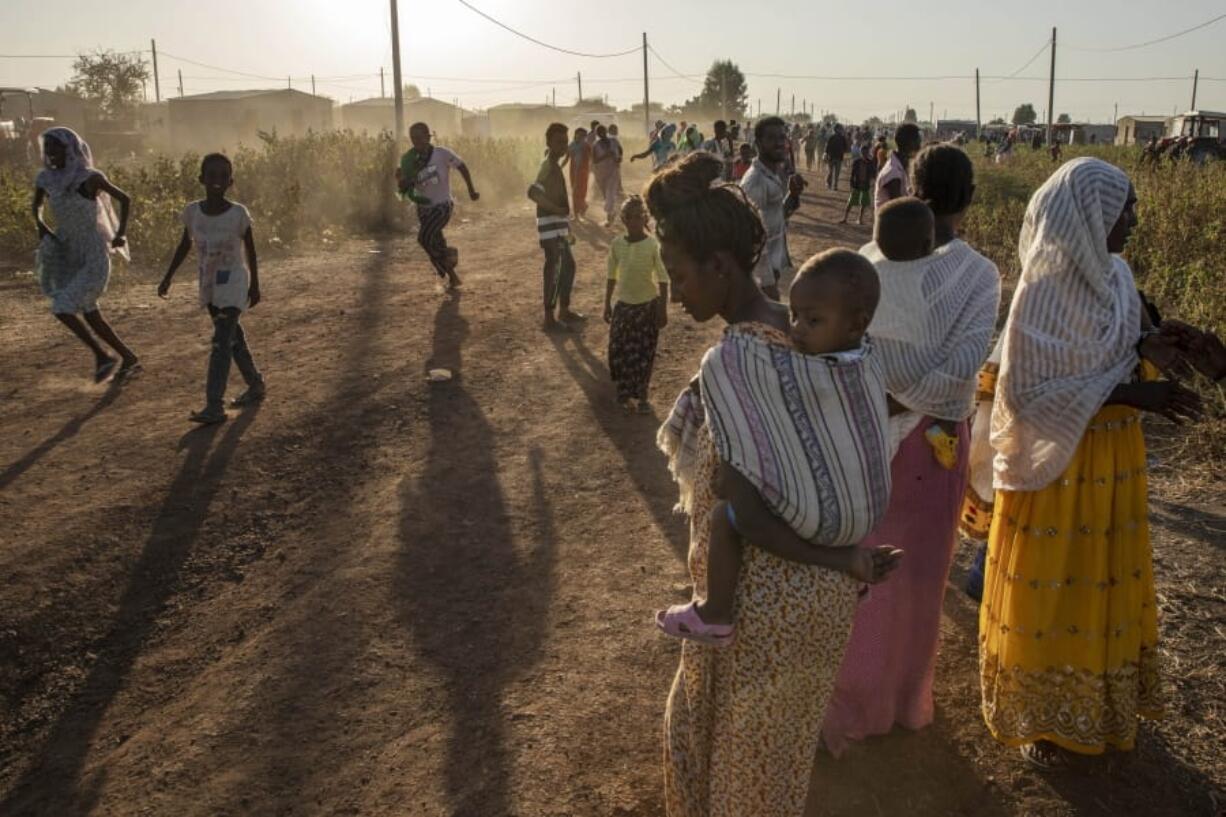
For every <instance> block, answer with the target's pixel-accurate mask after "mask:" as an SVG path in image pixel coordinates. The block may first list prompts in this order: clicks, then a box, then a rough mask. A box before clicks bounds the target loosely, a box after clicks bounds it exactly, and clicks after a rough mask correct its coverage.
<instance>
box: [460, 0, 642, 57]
mask: <svg viewBox="0 0 1226 817" xmlns="http://www.w3.org/2000/svg"><path fill="white" fill-rule="evenodd" d="M456 2H457V3H459V4H460V5H461V6H463V7H464V8H466V9H468V10H469V11H471V12H473V13H474V14H477V15H480V16H481V17H484V18H485V19H486V20H489V21H490V22H491V23H493V24H494V25H496V26H498V27H499V28H501V29H504V30H506V31H509V32H511V33H512V34H514V35H515V36H516V37H522V38H523V39H525V40H527V41H528V42H530V43H535V44H536V45H539V46H541V47H542V48H548V49H549V50H551V51H557V52H560V53H562V54H570V55H571V56H574V57H591V58H593V59H607V58H609V57H624V56H626V55H628V54H637V53H638V51H639V49H638V46H635V47H634V48H630V49H627V50H625V51H618V52H617V53H615V54H589V53H587V52H585V51H573V50H571V49H569V48H562V47H560V46H556V45H550V44H549V43H547V42H544V41H542V40H538V39H537V38H536V37H533V36H531V35H530V34H525V33H524V32H522V31H519V30H517V29H514V28H511V27H510V26H509V25H507V24H506V23H504V22H502V21H501V20H498V19H496V18H494V17H491V16H490V15H488V14H486V13H485V12H484V11H482V10H481V9H479V8H477V7H476V6H474V5H473V4H472V3H469V2H467V0H456Z"/></svg>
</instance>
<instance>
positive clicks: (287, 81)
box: [285, 76, 294, 88]
mask: <svg viewBox="0 0 1226 817" xmlns="http://www.w3.org/2000/svg"><path fill="white" fill-rule="evenodd" d="M285 87H286V88H293V87H294V78H293V77H292V76H289V77H286V78H285Z"/></svg>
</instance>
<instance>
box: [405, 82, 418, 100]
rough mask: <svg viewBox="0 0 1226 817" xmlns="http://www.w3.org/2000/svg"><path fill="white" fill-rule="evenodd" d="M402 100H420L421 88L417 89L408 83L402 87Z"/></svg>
mask: <svg viewBox="0 0 1226 817" xmlns="http://www.w3.org/2000/svg"><path fill="white" fill-rule="evenodd" d="M404 98H405V99H421V88H418V87H417V86H416V85H414V84H413V83H411V82H410V83H409V84H407V85H405V86H404Z"/></svg>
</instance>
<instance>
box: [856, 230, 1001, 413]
mask: <svg viewBox="0 0 1226 817" xmlns="http://www.w3.org/2000/svg"><path fill="white" fill-rule="evenodd" d="M860 253H861V255H863V256H865V257H866V258H868V260H870V261H872V262H873V265H874V266H876V268H877V275H878V278H879V279H880V281H881V301H880V303H879V304H878V306H877V312H876V314H875V315H874V316H873V322H872V324H871V325H870V326H869V330H868V331H869V334H870V335H871V336H872V338H873V341H874V343H875V344H876V347H877V351H878V352H879V353H880V355H881V366H882V368H883V369H884V370H885V382H886V388H887V389H888V390H889V392H890V394H891V395H893V397H894V399H895V400H897V401H898V402H899V403H902V404H903V405H904V406H906V407H907V408H909V409H911V410H912V411H914V412H916V413H918V414H921V415H927V416H929V417H934V418H936V419H938V420H954V421H958V420H965V419H966V418H967V417H969V416H970V415H971V413H972V412H973V411H974V409H975V384H976V382H977V379H978V375H979V368H980V367H981V366H982V365H983V361H984V360H985V359H986V358H987V356H988V349H989V346H990V344H991V342H992V332H993V330H994V329H995V328H996V315H997V312H998V310H999V309H1000V273H999V272H998V271H997V269H996V265H995V264H993V263H992V262H991V261H989V260H988V259H987V258H985V257H983V256H982V255H980V254H979V253H977V252H975V250H973V249H972V248H971V247H970V245H969V244H967V243H966V242H965V241H961V240H955V241H952V242H950V243H949V244H946V245H944V246H943V247H939V248H938V249H937V250H936V251H935V252H933V253H932V254H931V255H929V256H927V257H926V258H921V259H919V260H918V261H890V260H889V259H887V258H886V257H885V256H884V255H883V254H882V253H881V250H880V249H879V248H878V247H877V244H876V242H873V243H870V244H867V245H865V246H864V247H863V248H862V249H861V250H860Z"/></svg>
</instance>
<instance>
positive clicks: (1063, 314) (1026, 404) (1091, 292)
mask: <svg viewBox="0 0 1226 817" xmlns="http://www.w3.org/2000/svg"><path fill="white" fill-rule="evenodd" d="M1130 188H1131V184H1130V182H1129V180H1128V176H1127V175H1126V174H1125V173H1124V172H1123V171H1122V170H1120V169H1119V168H1117V167H1115V166H1114V165H1111V164H1108V163H1107V162H1104V161H1102V160H1100V159H1091V158H1081V159H1074V160H1073V161H1071V162H1068V163H1067V164H1065V165H1064V166H1062V167H1061V168H1060V169H1059V170H1057V171H1056V172H1055V173H1054V174H1053V175H1052V177H1051V178H1050V179H1048V180H1047V182H1046V183H1045V184H1044V185H1043V186H1042V187H1040V188H1039V189H1038V191H1037V192H1036V193H1035V194H1034V197H1033V198H1031V200H1030V206H1029V207H1028V208H1027V210H1026V219H1025V221H1024V222H1023V224H1022V233H1021V237H1020V239H1019V240H1018V253H1019V255H1020V256H1021V261H1022V276H1021V280H1020V281H1019V282H1018V286H1017V290H1016V291H1015V292H1014V295H1013V305H1012V307H1011V308H1010V310H1009V319H1008V321H1007V322H1006V324H1005V329H1004V333H1003V334H1004V346H1003V352H1002V355H1001V363H1000V379H999V381H998V385H997V390H996V401H995V404H994V405H993V410H992V436H991V440H992V447H993V448H994V449H995V451H996V457H995V460H994V462H993V466H994V467H993V471H994V484H995V487H996V488H997V489H998V490H1008V491H1036V490H1039V489H1041V488H1044V487H1046V486H1047V485H1048V484H1050V483H1051V482H1052V481H1053V480H1055V479H1056V478H1057V477H1059V476H1060V474H1061V473H1062V472H1063V471H1064V469H1065V467H1066V466H1067V465H1068V463H1069V460H1070V459H1072V456H1073V453H1074V451H1075V450H1076V448H1077V445H1078V443H1079V442H1080V440H1081V437H1082V435H1083V434H1084V433H1085V430H1086V426H1088V425H1089V423H1090V419H1091V418H1092V417H1093V416H1094V415H1095V414H1096V413H1097V412H1098V410H1099V409H1100V408H1102V406H1103V403H1104V402H1105V401H1106V399H1107V397H1108V396H1109V395H1110V394H1111V391H1112V389H1114V388H1115V386H1116V385H1118V384H1119V383H1122V382H1124V381H1125V380H1127V378H1128V377H1129V375H1130V374H1131V372H1132V370H1133V369H1134V368H1135V367H1136V365H1137V353H1136V343H1137V339H1138V337H1139V334H1140V327H1141V302H1140V298H1139V297H1138V295H1137V290H1136V284H1135V283H1134V281H1133V278H1132V270H1130V269H1129V267H1128V264H1127V263H1125V262H1124V260H1123V259H1122V258H1119V257H1118V256H1113V255H1112V254H1111V253H1110V252H1108V250H1107V235H1108V234H1109V233H1110V232H1111V229H1112V227H1113V226H1114V225H1115V223H1116V222H1117V221H1118V220H1119V218H1120V215H1121V214H1122V213H1123V212H1124V205H1125V203H1126V201H1127V199H1128V193H1129V190H1130Z"/></svg>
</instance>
